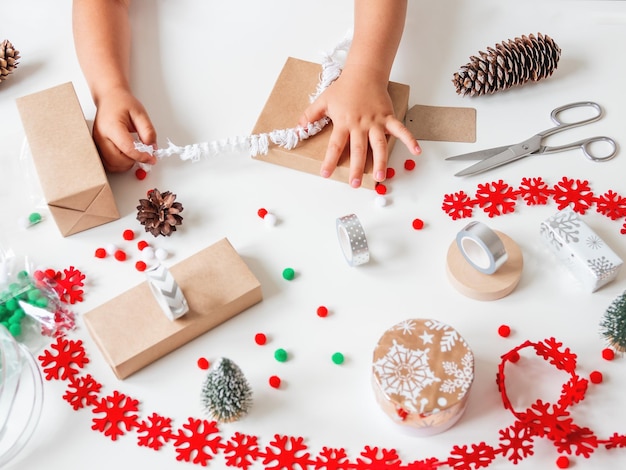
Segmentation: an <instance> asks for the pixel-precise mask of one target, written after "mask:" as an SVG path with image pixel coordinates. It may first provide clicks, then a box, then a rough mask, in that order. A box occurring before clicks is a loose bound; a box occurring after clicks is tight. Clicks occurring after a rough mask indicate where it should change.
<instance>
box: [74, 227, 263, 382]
mask: <svg viewBox="0 0 626 470" xmlns="http://www.w3.org/2000/svg"><path fill="white" fill-rule="evenodd" d="M170 272H171V274H172V276H173V277H174V279H175V280H176V282H177V283H178V285H179V287H180V288H181V289H182V291H183V294H184V295H185V297H186V299H187V302H188V304H189V311H188V312H187V313H186V314H185V315H184V316H182V317H181V318H179V319H177V320H174V321H172V320H170V319H168V318H167V316H166V315H165V314H164V313H163V311H162V310H161V307H160V306H159V304H158V302H157V300H156V299H155V297H154V295H153V294H152V291H151V290H150V287H149V285H148V283H147V281H146V282H143V283H141V284H139V285H138V286H136V287H133V288H132V289H130V290H128V291H126V292H124V293H122V294H121V295H119V296H117V297H115V298H114V299H112V300H110V301H108V302H106V303H105V304H103V305H101V306H100V307H97V308H96V309H94V310H92V311H90V312H88V313H86V314H85V315H84V321H85V324H86V325H87V328H88V330H89V333H90V334H91V336H92V337H93V339H94V341H95V342H96V343H97V345H98V347H99V348H100V351H101V352H102V354H103V355H104V357H105V359H106V360H107V362H108V363H109V365H110V366H111V367H112V369H113V371H114V372H115V374H116V375H117V377H119V378H120V379H124V378H126V377H128V376H130V375H131V374H133V373H135V372H137V371H138V370H140V369H142V368H143V367H145V366H147V365H148V364H151V363H152V362H154V361H156V360H157V359H159V358H161V357H163V356H165V355H166V354H168V353H170V352H171V351H173V350H175V349H176V348H178V347H180V346H182V345H184V344H186V343H188V342H189V341H191V340H193V339H194V338H196V337H198V336H200V335H201V334H203V333H205V332H207V331H209V330H210V329H212V328H214V327H216V326H217V325H219V324H221V323H223V322H224V321H226V320H228V319H229V318H231V317H233V316H235V315H237V314H238V313H240V312H242V311H243V310H245V309H247V308H248V307H251V306H252V305H254V304H256V303H257V302H260V301H261V299H262V297H263V296H262V293H261V286H260V284H259V281H258V280H257V279H256V277H255V276H254V275H253V274H252V272H251V271H250V270H249V268H248V267H247V266H246V264H245V263H244V261H243V260H242V259H241V258H240V257H239V255H238V254H237V252H236V251H235V250H234V248H233V247H232V245H231V244H230V243H229V241H228V240H227V239H225V238H224V239H222V240H220V241H219V242H217V243H215V244H214V245H211V246H209V247H207V248H205V249H203V250H202V251H199V252H198V253H196V254H195V255H193V256H191V257H189V258H187V259H185V260H183V261H181V262H180V263H178V264H176V265H175V266H173V267H171V268H170Z"/></svg>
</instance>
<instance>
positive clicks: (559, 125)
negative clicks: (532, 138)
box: [540, 101, 604, 137]
mask: <svg viewBox="0 0 626 470" xmlns="http://www.w3.org/2000/svg"><path fill="white" fill-rule="evenodd" d="M574 108H592V109H594V110H595V111H596V113H595V114H594V115H593V116H591V117H588V118H586V119H582V120H580V121H573V122H566V121H564V120H563V119H562V118H561V114H562V113H563V112H565V111H568V110H570V109H574ZM602 116H604V110H603V109H602V106H600V105H599V104H598V103H596V102H594V101H578V102H576V103H570V104H565V105H563V106H559V107H558V108H555V109H553V110H552V112H551V113H550V118H551V119H552V122H554V123H555V124H556V127H553V128H551V129H548V130H546V131H544V132H541V133H540V135H541V136H542V137H548V136H549V135H552V134H556V133H557V132H563V131H566V130H567V129H572V128H574V127H579V126H584V125H585V124H590V123H592V122H596V121H598V120H599V119H600V118H602Z"/></svg>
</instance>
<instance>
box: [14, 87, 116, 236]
mask: <svg viewBox="0 0 626 470" xmlns="http://www.w3.org/2000/svg"><path fill="white" fill-rule="evenodd" d="M16 104H17V108H18V111H19V113H20V117H21V119H22V124H23V126H24V131H25V133H26V138H27V140H28V145H29V147H30V151H31V153H32V158H33V163H34V166H35V168H36V170H37V174H38V176H39V181H40V183H41V188H42V190H43V194H44V197H45V199H46V202H47V204H48V208H49V209H50V213H51V214H52V217H53V218H54V220H55V222H56V224H57V227H58V228H59V230H60V231H61V234H62V235H63V236H64V237H65V236H68V235H73V234H75V233H77V232H81V231H83V230H87V229H89V228H92V227H96V226H98V225H102V224H105V223H107V222H111V221H113V220H117V219H119V217H120V215H119V212H118V210H117V205H116V204H115V199H114V197H113V192H112V191H111V187H110V186H109V181H108V180H107V177H106V173H105V171H104V167H103V166H102V162H101V160H100V156H99V155H98V151H97V149H96V146H95V144H94V142H93V139H92V137H91V133H90V132H89V127H88V126H87V123H86V121H85V117H84V115H83V111H82V109H81V107H80V103H79V101H78V97H77V96H76V92H75V91H74V87H73V85H72V84H71V83H65V84H63V85H59V86H56V87H53V88H49V89H47V90H43V91H39V92H37V93H33V94H31V95H27V96H23V97H21V98H18V99H17V100H16Z"/></svg>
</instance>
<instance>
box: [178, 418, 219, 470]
mask: <svg viewBox="0 0 626 470" xmlns="http://www.w3.org/2000/svg"><path fill="white" fill-rule="evenodd" d="M217 433H219V429H218V428H217V423H216V422H215V421H207V420H206V419H195V418H188V420H187V423H186V424H183V428H182V429H179V430H178V432H177V433H175V434H174V435H173V436H172V437H173V438H174V446H175V447H176V453H177V454H178V455H177V456H176V460H179V461H184V462H193V463H195V464H200V465H202V466H203V467H205V466H206V465H207V464H208V462H209V461H210V460H211V459H213V456H214V455H215V454H217V452H218V451H219V449H220V442H221V440H222V438H221V436H219V435H218V436H214V437H211V436H212V435H213V434H217ZM207 447H208V449H209V450H210V452H211V453H208V452H207V451H206V449H207Z"/></svg>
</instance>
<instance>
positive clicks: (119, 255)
mask: <svg viewBox="0 0 626 470" xmlns="http://www.w3.org/2000/svg"><path fill="white" fill-rule="evenodd" d="M114 256H115V259H116V260H118V261H126V253H125V252H124V251H123V250H117V251H116V252H115V255H114Z"/></svg>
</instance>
